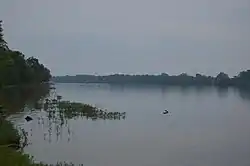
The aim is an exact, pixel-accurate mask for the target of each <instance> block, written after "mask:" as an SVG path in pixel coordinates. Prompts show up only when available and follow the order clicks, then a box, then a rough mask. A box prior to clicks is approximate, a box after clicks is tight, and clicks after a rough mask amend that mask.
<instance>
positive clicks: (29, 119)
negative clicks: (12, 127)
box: [25, 116, 33, 122]
mask: <svg viewBox="0 0 250 166" xmlns="http://www.w3.org/2000/svg"><path fill="white" fill-rule="evenodd" d="M25 120H26V121H27V122H29V121H31V120H33V118H32V117H30V116H26V117H25Z"/></svg>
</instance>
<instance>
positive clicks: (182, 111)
mask: <svg viewBox="0 0 250 166" xmlns="http://www.w3.org/2000/svg"><path fill="white" fill-rule="evenodd" d="M55 87H56V93H55V92H51V93H50V95H56V94H60V95H62V96H63V100H70V101H77V102H84V103H89V104H92V105H95V106H97V107H99V108H104V109H107V110H109V111H119V112H124V111H125V112H127V115H126V119H124V120H122V119H121V120H95V121H93V120H90V119H86V118H82V117H79V118H74V119H68V120H67V121H66V122H65V124H64V125H62V126H61V127H58V125H55V124H53V122H51V121H49V120H48V118H47V117H46V112H44V111H43V110H39V109H38V110H36V111H30V107H27V104H26V106H25V111H24V112H22V113H17V114H15V115H13V116H12V119H13V120H14V121H15V123H16V124H18V125H20V126H22V127H24V128H25V130H26V131H27V132H28V133H29V136H28V137H29V140H30V143H31V144H30V145H29V146H27V147H26V149H25V152H26V153H29V154H32V155H33V156H34V157H35V160H37V161H43V162H46V163H56V162H57V161H67V162H73V163H75V164H79V163H82V164H84V165H86V166H128V165H129V166H153V165H154V166H166V165H169V166H201V165H202V166H235V165H237V166H249V165H250V157H249V156H250V95H249V94H250V93H248V92H246V91H239V90H236V89H232V88H229V89H218V88H208V87H207V88H201V87H200V88H181V87H159V86H110V85H106V84H56V85H55ZM164 109H168V110H169V111H170V114H169V115H167V116H166V115H163V114H162V112H163V111H164ZM25 114H32V116H33V117H34V118H35V119H34V120H33V121H31V122H29V123H27V122H25V121H24V119H23V116H25Z"/></svg>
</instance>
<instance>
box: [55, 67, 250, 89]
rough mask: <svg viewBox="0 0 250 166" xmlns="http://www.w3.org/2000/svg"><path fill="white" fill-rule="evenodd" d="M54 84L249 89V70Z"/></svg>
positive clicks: (65, 79)
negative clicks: (213, 74) (212, 74)
mask: <svg viewBox="0 0 250 166" xmlns="http://www.w3.org/2000/svg"><path fill="white" fill-rule="evenodd" d="M52 81H53V82H56V83H107V84H153V85H176V86H225V87H227V86H235V87H244V88H245V87H250V70H247V71H242V72H240V73H239V74H238V75H237V76H234V77H232V78H230V77H229V76H228V75H227V74H226V73H223V72H220V73H219V74H218V75H217V76H216V77H212V76H206V75H201V74H196V75H195V76H190V75H187V74H185V73H182V74H180V75H173V76H170V75H168V74H165V73H162V74H159V75H125V74H114V75H106V76H97V75H75V76H68V75H67V76H54V77H52Z"/></svg>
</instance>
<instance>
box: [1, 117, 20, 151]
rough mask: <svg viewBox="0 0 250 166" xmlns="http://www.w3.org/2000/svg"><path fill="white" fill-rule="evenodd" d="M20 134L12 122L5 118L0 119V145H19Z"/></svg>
mask: <svg viewBox="0 0 250 166" xmlns="http://www.w3.org/2000/svg"><path fill="white" fill-rule="evenodd" d="M20 139H21V136H20V135H19V133H18V131H17V130H16V129H15V127H14V126H13V124H12V123H10V122H9V121H7V120H4V119H1V120H0V147H1V146H5V145H17V146H19V143H20Z"/></svg>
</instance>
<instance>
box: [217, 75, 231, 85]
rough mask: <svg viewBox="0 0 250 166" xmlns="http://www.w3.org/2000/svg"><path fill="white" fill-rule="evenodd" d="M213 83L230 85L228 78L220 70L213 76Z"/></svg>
mask: <svg viewBox="0 0 250 166" xmlns="http://www.w3.org/2000/svg"><path fill="white" fill-rule="evenodd" d="M215 84H216V85H218V86H228V85H230V84H231V83H230V78H229V76H228V75H227V74H226V73H223V72H220V73H219V74H218V75H217V76H216V78H215Z"/></svg>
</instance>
